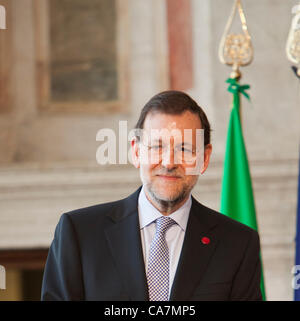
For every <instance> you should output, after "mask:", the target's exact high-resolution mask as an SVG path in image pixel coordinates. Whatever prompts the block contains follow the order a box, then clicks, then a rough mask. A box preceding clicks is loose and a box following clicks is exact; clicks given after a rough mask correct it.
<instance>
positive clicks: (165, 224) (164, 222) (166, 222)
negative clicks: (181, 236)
mask: <svg viewBox="0 0 300 321" xmlns="http://www.w3.org/2000/svg"><path fill="white" fill-rule="evenodd" d="M174 224H176V222H175V221H174V220H173V219H171V218H170V217H166V216H162V217H160V218H158V219H157V220H156V232H157V233H163V234H164V233H165V232H166V231H167V229H168V228H170V227H171V226H172V225H174Z"/></svg>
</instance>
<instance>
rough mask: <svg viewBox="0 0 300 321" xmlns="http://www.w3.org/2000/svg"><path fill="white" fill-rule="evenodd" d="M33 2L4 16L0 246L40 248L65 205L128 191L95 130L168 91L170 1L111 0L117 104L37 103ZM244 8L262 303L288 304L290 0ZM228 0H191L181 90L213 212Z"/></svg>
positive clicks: (293, 186)
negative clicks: (205, 132) (193, 111)
mask: <svg viewBox="0 0 300 321" xmlns="http://www.w3.org/2000/svg"><path fill="white" fill-rule="evenodd" d="M38 1H39V0H38ZM38 1H35V0H22V1H19V0H11V1H10V10H9V12H8V20H9V23H11V29H9V32H10V35H11V36H10V38H9V41H8V42H7V43H8V44H9V45H8V48H6V49H7V50H9V52H11V55H10V59H11V62H10V73H9V74H10V81H9V82H8V84H7V88H8V92H9V93H10V99H9V100H8V102H9V104H10V106H11V108H6V109H5V110H4V109H3V110H2V109H1V113H0V162H1V166H0V213H1V214H0V248H1V249H4V248H5V249H7V248H34V247H47V246H49V244H50V242H51V240H52V237H53V232H54V228H55V225H56V224H57V221H58V219H59V216H60V215H61V214H62V213H63V212H65V211H68V210H72V209H74V208H78V207H83V206H88V205H91V204H95V203H100V202H105V201H110V200H115V199H118V198H122V197H125V196H126V195H128V194H129V193H130V192H132V191H134V190H135V188H136V187H138V186H139V184H140V180H139V175H138V172H137V171H136V170H135V169H134V168H133V167H132V166H130V165H123V166H121V165H118V166H108V167H103V166H100V165H98V164H97V162H96V157H95V156H96V150H97V147H98V146H99V142H97V141H96V134H97V132H98V130H99V129H101V128H107V127H109V128H112V129H115V130H117V129H118V125H119V123H118V121H119V120H127V121H128V128H131V127H132V126H133V125H134V123H135V122H136V120H137V117H138V114H139V111H140V109H141V107H142V106H143V105H144V104H145V102H146V101H147V100H148V99H149V98H150V97H151V96H152V95H154V94H156V93H157V92H158V91H162V90H165V89H168V88H169V87H170V68H172V66H170V65H169V58H170V55H169V46H168V19H167V11H168V10H167V2H166V1H164V0H151V1H148V0H128V1H125V0H119V1H116V3H117V6H118V10H119V11H118V12H119V16H118V17H119V19H121V20H122V24H121V25H122V26H123V27H122V30H123V31H124V30H126V34H127V37H122V38H121V39H120V38H119V39H118V46H119V48H123V49H122V50H121V52H122V54H121V55H120V56H119V59H120V60H119V68H121V70H123V73H122V80H121V81H122V83H123V84H124V86H122V88H121V89H120V90H121V91H122V97H125V98H126V99H123V100H122V102H121V105H118V106H117V107H111V109H110V107H107V106H104V107H103V108H104V109H102V110H101V108H98V107H99V106H96V107H95V108H92V109H89V110H88V111H86V112H83V111H82V110H80V111H78V110H77V109H76V110H74V111H73V112H66V111H65V110H44V109H42V108H40V96H39V88H40V87H39V78H38V76H37V75H39V68H40V67H39V66H40V65H39V63H38V62H39V61H40V60H39V58H40V53H41V51H40V48H41V43H39V45H38V42H37V37H39V36H38V34H37V32H36V31H37V30H36V25H37V19H38V15H37V13H38V11H37V7H36V5H37V2H38ZM182 1H184V0H182ZM0 3H1V2H0ZM243 4H244V8H245V11H246V17H247V21H248V24H249V31H250V33H251V35H252V38H253V45H254V50H255V56H254V61H253V63H252V64H251V65H250V66H248V67H246V68H244V69H243V70H242V73H243V77H242V82H243V83H248V84H250V85H251V90H250V91H249V94H250V96H251V102H252V103H251V104H250V103H248V102H247V101H243V112H242V116H243V129H244V135H245V142H246V146H247V150H248V157H249V160H250V169H251V173H252V178H253V186H254V194H255V200H256V209H257V219H258V225H259V231H260V236H261V245H262V255H263V262H264V274H265V285H266V294H267V298H268V299H269V300H292V295H293V289H292V288H291V279H292V274H291V269H292V266H293V264H294V263H293V262H294V243H293V242H294V236H295V219H296V218H295V215H296V190H297V174H298V166H297V164H298V163H297V159H298V151H299V137H300V135H299V131H300V126H299V120H300V108H299V105H300V102H299V99H300V95H299V91H300V87H299V82H298V80H297V79H296V78H295V76H294V75H293V74H292V71H291V70H290V63H289V62H288V61H287V59H286V56H285V43H286V38H287V35H288V30H289V26H290V21H291V18H292V14H291V8H292V6H293V5H294V1H292V0H286V1H280V0H244V1H243ZM231 5H232V1H224V0H191V2H190V6H191V19H192V25H191V29H192V30H191V32H192V35H191V36H192V45H193V46H192V47H193V55H192V59H193V77H194V79H193V82H192V84H193V87H191V88H189V89H188V90H187V91H188V93H190V94H191V95H192V97H193V98H195V99H196V100H197V101H198V102H199V104H200V105H201V106H202V107H203V108H204V109H205V110H206V112H207V114H208V117H209V119H210V120H211V124H212V128H213V133H212V143H213V156H212V162H211V165H210V167H209V169H208V171H207V172H206V174H205V175H204V176H202V177H201V179H200V180H199V183H198V184H197V186H196V188H195V191H194V194H195V196H196V197H197V199H198V200H199V201H201V202H203V203H204V204H207V205H208V206H211V207H213V208H214V209H216V210H218V209H219V199H220V186H221V179H222V162H223V155H224V151H225V139H226V131H227V124H228V117H229V111H230V100H231V98H230V95H229V93H228V92H227V91H226V87H227V86H226V84H225V80H226V78H227V77H228V76H229V74H230V68H229V67H227V66H224V65H222V64H221V63H220V62H219V60H218V45H219V42H220V39H221V36H222V33H223V30H224V26H225V23H226V20H227V17H228V15H229V13H230V10H231ZM275 19H278V23H276V24H274V23H272V22H273V21H274V20H275ZM119 27H120V26H119ZM0 32H2V30H1V31H0ZM4 32H6V31H4ZM42 46H43V43H42ZM1 57H2V56H1ZM1 57H0V59H2V60H1V61H3V59H4V58H3V57H2V58H1ZM6 59H7V58H6ZM0 263H1V262H0Z"/></svg>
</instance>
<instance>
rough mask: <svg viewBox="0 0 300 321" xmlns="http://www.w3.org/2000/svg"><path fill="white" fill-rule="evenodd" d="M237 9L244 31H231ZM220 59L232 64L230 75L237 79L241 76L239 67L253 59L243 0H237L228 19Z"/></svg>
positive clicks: (221, 44) (220, 47) (224, 62)
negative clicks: (236, 32) (237, 32)
mask: <svg viewBox="0 0 300 321" xmlns="http://www.w3.org/2000/svg"><path fill="white" fill-rule="evenodd" d="M237 11H238V12H239V17H240V21H241V25H242V33H239V34H235V33H229V31H230V28H231V26H232V24H233V19H234V17H235V15H236V12H237ZM219 59H220V61H221V62H222V63H223V64H226V65H229V66H232V72H231V74H230V77H231V78H237V79H239V78H240V77H241V72H240V70H239V68H240V67H241V66H247V65H249V64H250V63H251V62H252V60H253V46H252V42H251V37H250V34H249V32H248V26H247V23H246V17H245V14H244V10H243V7H242V4H241V0H235V3H234V5H233V8H232V12H231V15H230V17H229V19H228V21H227V24H226V27H225V31H224V34H223V36H222V39H221V43H220V46H219Z"/></svg>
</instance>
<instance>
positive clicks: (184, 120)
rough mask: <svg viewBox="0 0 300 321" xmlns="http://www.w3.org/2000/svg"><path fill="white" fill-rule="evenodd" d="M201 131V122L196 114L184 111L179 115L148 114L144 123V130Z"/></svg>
mask: <svg viewBox="0 0 300 321" xmlns="http://www.w3.org/2000/svg"><path fill="white" fill-rule="evenodd" d="M175 128H176V129H179V130H181V131H184V130H185V129H192V130H193V129H197V128H199V129H201V128H202V125H201V121H200V118H199V116H198V114H194V113H192V112H190V111H185V112H183V113H182V114H179V115H172V114H165V113H161V112H150V113H149V114H148V115H147V116H146V119H145V122H144V130H146V131H149V130H151V129H167V130H172V129H175Z"/></svg>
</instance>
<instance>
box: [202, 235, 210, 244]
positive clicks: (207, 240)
mask: <svg viewBox="0 0 300 321" xmlns="http://www.w3.org/2000/svg"><path fill="white" fill-rule="evenodd" d="M201 242H202V243H203V244H209V243H210V239H209V238H208V237H206V236H204V237H202V239H201Z"/></svg>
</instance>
